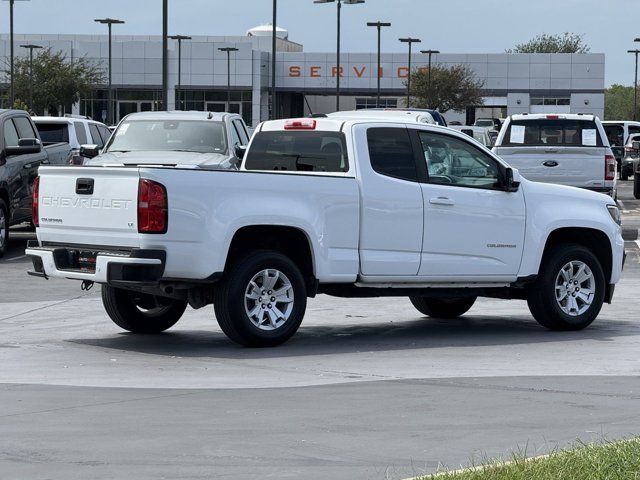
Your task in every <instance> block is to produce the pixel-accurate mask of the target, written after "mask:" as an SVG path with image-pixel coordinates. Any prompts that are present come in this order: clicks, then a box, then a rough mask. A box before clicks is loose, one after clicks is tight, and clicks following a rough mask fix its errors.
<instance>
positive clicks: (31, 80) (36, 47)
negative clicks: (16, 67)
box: [20, 44, 43, 111]
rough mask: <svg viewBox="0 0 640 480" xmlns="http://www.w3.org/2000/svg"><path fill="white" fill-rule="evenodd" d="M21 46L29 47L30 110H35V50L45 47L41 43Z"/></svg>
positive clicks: (22, 46)
mask: <svg viewBox="0 0 640 480" xmlns="http://www.w3.org/2000/svg"><path fill="white" fill-rule="evenodd" d="M20 47H21V48H28V49H29V110H30V111H33V51H34V50H37V49H39V48H43V47H41V46H40V45H33V44H28V45H20Z"/></svg>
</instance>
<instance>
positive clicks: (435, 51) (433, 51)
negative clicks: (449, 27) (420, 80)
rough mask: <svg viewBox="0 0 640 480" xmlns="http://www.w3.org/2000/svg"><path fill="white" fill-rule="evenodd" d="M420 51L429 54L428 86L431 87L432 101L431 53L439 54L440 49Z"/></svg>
mask: <svg viewBox="0 0 640 480" xmlns="http://www.w3.org/2000/svg"><path fill="white" fill-rule="evenodd" d="M420 53H424V54H427V55H429V64H428V65H429V77H428V79H427V88H428V89H429V101H431V100H432V99H431V55H437V54H438V53H440V50H420Z"/></svg>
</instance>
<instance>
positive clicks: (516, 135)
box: [501, 118, 604, 147]
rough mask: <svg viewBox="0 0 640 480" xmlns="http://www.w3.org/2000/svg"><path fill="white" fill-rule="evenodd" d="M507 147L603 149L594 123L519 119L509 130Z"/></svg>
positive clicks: (569, 120) (592, 121)
mask: <svg viewBox="0 0 640 480" xmlns="http://www.w3.org/2000/svg"><path fill="white" fill-rule="evenodd" d="M501 146H503V147H602V146H604V144H603V139H602V137H601V136H600V132H599V131H598V127H597V125H596V122H595V121H594V120H587V119H585V120H574V119H562V118H560V119H531V120H528V119H518V120H512V121H511V122H510V123H509V126H508V127H507V130H506V131H505V135H504V137H503V139H502V143H501Z"/></svg>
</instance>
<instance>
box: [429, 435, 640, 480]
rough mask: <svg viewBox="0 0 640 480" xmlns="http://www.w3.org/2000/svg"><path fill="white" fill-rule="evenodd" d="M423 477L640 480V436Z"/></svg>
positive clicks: (442, 479) (445, 479)
mask: <svg viewBox="0 0 640 480" xmlns="http://www.w3.org/2000/svg"><path fill="white" fill-rule="evenodd" d="M422 478H423V479H424V480H426V479H430V478H437V479H438V480H640V438H633V439H629V440H623V441H618V442H605V443H602V444H591V443H590V444H584V443H577V444H576V445H574V446H573V447H572V448H571V449H568V450H557V451H554V452H552V453H551V454H550V455H548V456H544V457H540V458H530V459H527V458H526V457H525V456H524V455H520V454H515V455H513V457H512V458H511V460H510V461H508V462H506V463H505V462H501V461H497V460H494V461H491V462H488V463H487V464H485V465H480V466H475V467H472V468H469V469H465V470H460V471H455V472H439V473H436V474H434V475H431V476H426V477H422Z"/></svg>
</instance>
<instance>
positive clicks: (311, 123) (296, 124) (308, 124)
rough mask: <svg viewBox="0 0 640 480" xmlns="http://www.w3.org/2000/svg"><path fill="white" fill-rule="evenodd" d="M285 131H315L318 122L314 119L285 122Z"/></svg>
mask: <svg viewBox="0 0 640 480" xmlns="http://www.w3.org/2000/svg"><path fill="white" fill-rule="evenodd" d="M284 129H285V130H315V129H316V121H315V120H314V119H312V118H300V119H296V120H287V121H286V122H284Z"/></svg>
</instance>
